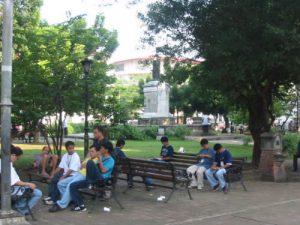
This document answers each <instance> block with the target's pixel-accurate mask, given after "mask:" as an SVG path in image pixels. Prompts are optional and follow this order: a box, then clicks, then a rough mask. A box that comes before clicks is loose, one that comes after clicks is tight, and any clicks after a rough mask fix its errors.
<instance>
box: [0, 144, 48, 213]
mask: <svg viewBox="0 0 300 225" xmlns="http://www.w3.org/2000/svg"><path fill="white" fill-rule="evenodd" d="M22 154H23V151H22V149H20V148H19V147H15V146H13V145H12V146H11V156H10V160H11V168H10V173H11V177H10V179H11V186H23V187H28V188H30V189H32V191H33V192H32V197H31V199H30V200H29V201H28V206H29V208H30V209H32V208H33V207H34V206H35V205H36V204H37V203H38V201H39V200H40V198H41V197H42V192H41V191H40V190H39V189H37V188H36V185H35V184H34V183H29V182H24V181H21V180H20V177H19V176H18V174H17V172H16V170H15V168H14V167H13V163H14V162H15V161H17V160H18V159H19V158H20V157H21V155H22ZM0 173H1V160H0ZM26 201H27V200H25V199H20V200H17V201H16V202H15V203H14V205H13V207H14V208H15V209H16V210H17V211H18V212H20V213H21V214H22V215H27V214H28V213H29V211H28V208H27V204H26Z"/></svg>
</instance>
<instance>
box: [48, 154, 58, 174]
mask: <svg viewBox="0 0 300 225" xmlns="http://www.w3.org/2000/svg"><path fill="white" fill-rule="evenodd" d="M51 158H52V162H51V174H50V175H53V174H54V171H55V170H56V167H57V164H58V159H59V157H58V155H52V157H51Z"/></svg>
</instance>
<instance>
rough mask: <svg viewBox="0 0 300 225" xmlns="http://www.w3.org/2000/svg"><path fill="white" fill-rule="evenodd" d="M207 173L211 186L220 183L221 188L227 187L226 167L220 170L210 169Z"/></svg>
mask: <svg viewBox="0 0 300 225" xmlns="http://www.w3.org/2000/svg"><path fill="white" fill-rule="evenodd" d="M205 174H206V177H207V180H208V182H209V183H210V186H211V187H215V186H216V185H217V184H220V186H221V188H223V187H225V185H226V181H225V178H224V174H226V170H225V169H219V170H212V169H208V170H206V171H205ZM216 178H217V179H216Z"/></svg>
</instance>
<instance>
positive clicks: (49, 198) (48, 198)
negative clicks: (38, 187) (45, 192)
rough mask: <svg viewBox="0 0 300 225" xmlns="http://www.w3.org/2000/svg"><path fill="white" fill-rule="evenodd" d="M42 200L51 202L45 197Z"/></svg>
mask: <svg viewBox="0 0 300 225" xmlns="http://www.w3.org/2000/svg"><path fill="white" fill-rule="evenodd" d="M43 200H44V201H49V200H51V197H45V198H43Z"/></svg>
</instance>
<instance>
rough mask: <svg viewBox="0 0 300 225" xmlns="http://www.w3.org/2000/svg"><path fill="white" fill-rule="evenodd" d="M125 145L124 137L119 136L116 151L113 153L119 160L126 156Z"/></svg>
mask: <svg viewBox="0 0 300 225" xmlns="http://www.w3.org/2000/svg"><path fill="white" fill-rule="evenodd" d="M124 146H125V140H124V139H123V138H119V139H118V140H117V143H116V147H115V148H114V151H113V153H112V155H111V156H112V157H113V158H114V159H115V160H118V159H119V158H126V154H125V153H124V152H123V150H122V149H123V148H124Z"/></svg>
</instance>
